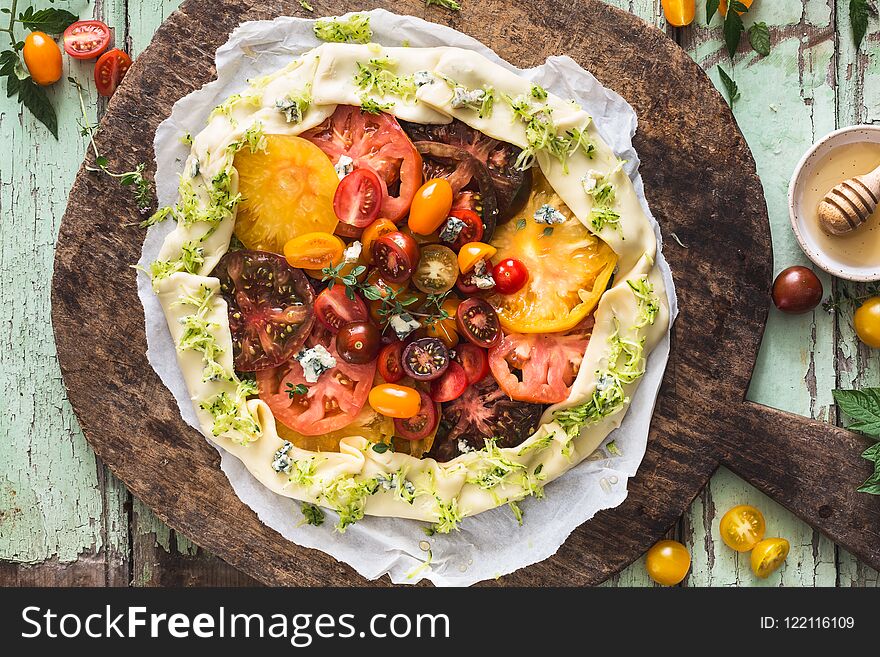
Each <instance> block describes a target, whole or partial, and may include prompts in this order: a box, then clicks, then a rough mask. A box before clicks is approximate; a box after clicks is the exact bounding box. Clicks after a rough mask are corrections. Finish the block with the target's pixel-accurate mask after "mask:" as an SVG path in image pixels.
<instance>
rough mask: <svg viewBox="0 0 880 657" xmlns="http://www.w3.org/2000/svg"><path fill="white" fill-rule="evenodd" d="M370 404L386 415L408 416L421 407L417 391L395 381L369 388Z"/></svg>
mask: <svg viewBox="0 0 880 657" xmlns="http://www.w3.org/2000/svg"><path fill="white" fill-rule="evenodd" d="M369 400H370V406H372V407H373V410H374V411H376V412H377V413H380V414H382V415H384V416H386V417H397V418H401V419H404V418H409V417H413V416H415V415H417V414H418V412H419V410H420V409H421V407H422V398H421V396H420V395H419V391H418V390H415V389H414V388H410V387H409V386H399V385H397V384H396V383H383V384H381V385H378V386H376V387H375V388H373V389H372V390H370V397H369Z"/></svg>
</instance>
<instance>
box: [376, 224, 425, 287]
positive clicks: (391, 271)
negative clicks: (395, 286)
mask: <svg viewBox="0 0 880 657" xmlns="http://www.w3.org/2000/svg"><path fill="white" fill-rule="evenodd" d="M371 255H372V256H373V264H374V265H375V266H376V269H378V270H379V274H380V275H381V276H382V278H384V279H385V280H386V281H388V282H390V283H402V282H403V281H405V280H406V279H407V278H409V277H410V276H411V275H412V273H413V270H414V269H415V268H416V265H417V264H418V262H419V245H418V244H416V241H415V239H413V238H412V236H410V235H406V234H404V233H401V232H399V231H397V232H394V233H388V234H387V235H382V237H380V238H378V239H377V240H376V241H375V242H373V246H372V249H371Z"/></svg>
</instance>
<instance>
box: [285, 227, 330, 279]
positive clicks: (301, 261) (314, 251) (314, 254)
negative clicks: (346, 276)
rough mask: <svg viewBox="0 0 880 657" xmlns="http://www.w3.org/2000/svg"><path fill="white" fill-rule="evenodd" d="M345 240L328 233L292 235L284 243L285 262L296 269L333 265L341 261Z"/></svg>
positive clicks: (316, 268)
mask: <svg viewBox="0 0 880 657" xmlns="http://www.w3.org/2000/svg"><path fill="white" fill-rule="evenodd" d="M343 251H345V242H343V241H342V240H341V239H339V238H338V237H336V235H331V234H330V233H323V232H315V233H306V234H305V235H300V236H299V237H294V238H293V239H292V240H289V241H288V242H287V243H286V244H285V245H284V257H285V258H287V264H289V265H290V266H291V267H297V268H298V269H315V270H318V271H320V270H321V269H323V268H324V267H335V266H336V265H338V264H339V263H340V262H342V253H343Z"/></svg>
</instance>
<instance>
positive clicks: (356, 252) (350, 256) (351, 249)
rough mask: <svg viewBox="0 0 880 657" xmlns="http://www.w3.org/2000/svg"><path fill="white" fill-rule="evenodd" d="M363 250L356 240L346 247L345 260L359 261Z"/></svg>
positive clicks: (343, 253)
mask: <svg viewBox="0 0 880 657" xmlns="http://www.w3.org/2000/svg"><path fill="white" fill-rule="evenodd" d="M343 157H344V156H343ZM363 250H364V245H363V244H361V243H360V242H358V241H354V242H352V243H351V244H349V246H348V248H347V249H345V251H343V252H342V259H343V260H344V261H345V262H357V261H358V258H360V257H361V251H363Z"/></svg>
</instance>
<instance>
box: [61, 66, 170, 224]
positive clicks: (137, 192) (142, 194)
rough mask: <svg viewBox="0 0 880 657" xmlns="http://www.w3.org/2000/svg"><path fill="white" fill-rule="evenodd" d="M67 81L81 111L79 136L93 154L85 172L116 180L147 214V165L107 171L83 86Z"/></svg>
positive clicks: (149, 195)
mask: <svg viewBox="0 0 880 657" xmlns="http://www.w3.org/2000/svg"><path fill="white" fill-rule="evenodd" d="M67 80H68V81H69V82H70V83H71V84H72V85H73V86H74V87H76V92H77V94H78V95H79V107H80V110H81V111H82V121H80V122H79V126H80V134H82V136H83V137H88V138H89V143H90V144H91V146H92V151H93V152H94V153H95V166H90V165H86V171H92V172H95V173H97V172H103V173H105V174H107V175H108V176H110V177H111V178H116V179H117V180H118V181H119V184H120V185H122V186H123V187H131V188H132V189H131V191H132V194H133V196H134V200H135V203H137V207H138V210H139V211H140V213H141V214H148V213H149V211H150V209H151V208H152V205H153V196H152V194H151V193H150V181H149V180H147V178H146V177H145V176H144V170H145V169H146V167H147V165H146V164H145V163H143V162H141V163H140V164H138V165H137V166H136V167H135V168H134V170H133V171H124V172H122V173H116V172H113V171H111V170H110V169H109V164H110V163H109V161H108V160H107V158H106V157H104V156H103V155H101V153H100V152H99V151H98V145H97V144H96V143H95V129H96V128H97V126H95V125H93V124H92V123H91V122H90V121H89V117H88V115H87V114H86V101H85V96H84V94H83V91H84V89H83V86H82V85H81V84H80V83H79V81H78V80H76V79H75V78H67Z"/></svg>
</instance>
